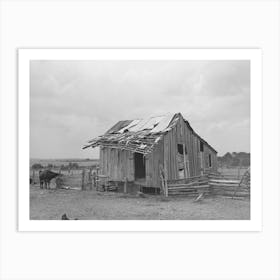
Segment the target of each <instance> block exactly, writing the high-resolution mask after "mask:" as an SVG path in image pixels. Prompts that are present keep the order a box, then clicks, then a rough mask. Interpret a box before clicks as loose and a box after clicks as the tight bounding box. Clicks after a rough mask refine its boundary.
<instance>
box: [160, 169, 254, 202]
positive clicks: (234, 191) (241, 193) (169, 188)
mask: <svg viewBox="0 0 280 280" xmlns="http://www.w3.org/2000/svg"><path fill="white" fill-rule="evenodd" d="M161 179H162V193H163V194H164V195H165V196H175V195H177V196H178V195H184V196H186V195H187V196H193V195H196V196H197V195H199V194H202V193H203V194H204V195H222V196H230V197H249V196H250V172H246V173H245V174H244V175H243V177H242V178H241V179H238V178H236V176H233V175H222V174H219V173H208V174H203V175H201V176H194V177H190V178H185V179H178V180H164V174H162V175H161Z"/></svg>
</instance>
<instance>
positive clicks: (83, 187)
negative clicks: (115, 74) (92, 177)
mask: <svg viewBox="0 0 280 280" xmlns="http://www.w3.org/2000/svg"><path fill="white" fill-rule="evenodd" d="M81 190H82V191H84V190H85V169H84V168H83V171H82V186H81Z"/></svg>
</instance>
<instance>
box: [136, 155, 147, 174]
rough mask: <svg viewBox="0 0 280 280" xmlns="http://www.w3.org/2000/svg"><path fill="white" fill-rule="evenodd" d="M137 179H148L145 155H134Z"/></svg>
mask: <svg viewBox="0 0 280 280" xmlns="http://www.w3.org/2000/svg"><path fill="white" fill-rule="evenodd" d="M134 168H135V179H143V178H146V165H145V158H144V155H143V154H140V153H134Z"/></svg>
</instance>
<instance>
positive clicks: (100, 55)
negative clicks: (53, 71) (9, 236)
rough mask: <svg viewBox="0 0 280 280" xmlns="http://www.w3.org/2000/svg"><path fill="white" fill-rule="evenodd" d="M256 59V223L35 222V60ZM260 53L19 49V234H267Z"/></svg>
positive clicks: (253, 138) (253, 61)
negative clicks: (32, 147) (32, 148)
mask: <svg viewBox="0 0 280 280" xmlns="http://www.w3.org/2000/svg"><path fill="white" fill-rule="evenodd" d="M36 59H38V60H144V59H145V60H250V62H251V185H252V188H251V219H250V220H242V221H241V220H226V221H224V220H223V221H218V220H206V221H205V220H184V221H178V220H172V221H166V220H160V221H158V220H156V221H134V220H133V221H123V220H122V221H118V220H114V221H107V220H106V221H105V220H104V221H103V220H102V221H100V220H92V221H88V220H87V221H85V220H79V221H67V223H66V222H65V221H59V220H56V221H45V220H42V221H38V220H29V183H28V182H29V64H30V60H36ZM261 69H262V67H261V50H260V49H181V48H179V49H19V50H18V97H19V113H18V130H19V139H18V151H19V161H18V172H19V176H18V182H19V185H18V201H19V204H18V230H19V231H261V229H262V196H261V194H262V189H261V187H262V153H261V151H262V91H261V90H262V71H261Z"/></svg>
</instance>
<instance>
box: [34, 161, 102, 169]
mask: <svg viewBox="0 0 280 280" xmlns="http://www.w3.org/2000/svg"><path fill="white" fill-rule="evenodd" d="M97 165H98V164H93V165H92V166H93V167H96V166H97ZM83 167H90V166H84V165H79V164H78V163H77V162H69V163H68V164H60V165H55V164H52V163H48V164H47V165H42V164H40V163H34V164H33V165H32V166H31V168H32V169H45V168H47V169H57V168H59V169H61V170H69V169H71V170H73V169H81V168H83Z"/></svg>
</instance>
